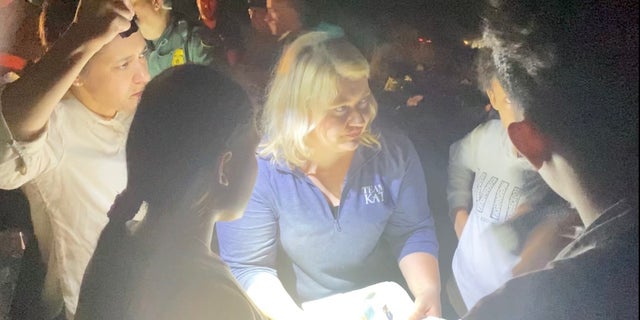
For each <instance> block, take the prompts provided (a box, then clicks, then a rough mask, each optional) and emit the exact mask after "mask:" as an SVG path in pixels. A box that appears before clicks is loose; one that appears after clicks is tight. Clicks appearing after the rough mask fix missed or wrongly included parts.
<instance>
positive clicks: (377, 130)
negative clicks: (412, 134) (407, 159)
mask: <svg viewBox="0 0 640 320" xmlns="http://www.w3.org/2000/svg"><path fill="white" fill-rule="evenodd" d="M372 133H373V134H374V135H376V136H377V137H378V140H379V142H380V148H381V149H382V150H383V151H385V152H389V153H397V152H399V151H403V150H407V149H410V148H413V143H412V142H411V140H410V139H409V137H408V136H407V134H406V133H405V132H404V131H403V130H402V129H400V128H398V127H397V126H395V125H390V124H387V123H378V124H377V125H375V126H374V127H372Z"/></svg>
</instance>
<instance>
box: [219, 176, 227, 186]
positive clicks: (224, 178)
mask: <svg viewBox="0 0 640 320" xmlns="http://www.w3.org/2000/svg"><path fill="white" fill-rule="evenodd" d="M218 183H219V184H221V185H223V186H225V187H228V186H229V179H227V176H226V175H225V174H221V175H220V178H219V179H218Z"/></svg>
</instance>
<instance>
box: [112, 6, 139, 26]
mask: <svg viewBox="0 0 640 320" xmlns="http://www.w3.org/2000/svg"><path fill="white" fill-rule="evenodd" d="M110 3H111V5H112V10H113V12H114V13H115V14H116V15H118V16H119V18H122V19H124V20H126V21H127V22H128V23H129V25H130V24H131V20H133V16H134V15H135V13H134V12H133V6H132V5H131V1H128V0H124V1H113V2H110Z"/></svg>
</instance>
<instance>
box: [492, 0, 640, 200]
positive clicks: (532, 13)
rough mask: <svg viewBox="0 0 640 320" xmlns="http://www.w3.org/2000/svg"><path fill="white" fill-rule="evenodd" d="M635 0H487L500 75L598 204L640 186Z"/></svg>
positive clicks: (634, 193) (634, 192)
mask: <svg viewBox="0 0 640 320" xmlns="http://www.w3.org/2000/svg"><path fill="white" fill-rule="evenodd" d="M637 12H638V2H637V1H628V0H626V1H625V0H621V1H610V0H603V1H593V0H586V1H585V0H541V1H521V0H490V5H489V6H488V7H487V10H486V12H485V15H484V32H483V42H484V44H485V45H486V46H487V47H489V48H490V49H491V50H492V59H493V62H494V63H495V65H496V70H497V74H498V78H499V79H500V81H501V83H502V84H503V86H504V87H505V89H506V91H507V92H508V94H509V95H510V97H511V98H512V101H514V102H515V103H517V104H518V105H520V106H521V107H523V108H524V110H525V115H526V118H527V119H529V120H531V121H532V122H533V123H534V124H535V125H536V126H537V127H538V128H539V129H540V130H541V131H542V132H544V134H545V135H547V136H548V137H549V138H550V139H551V140H552V141H553V142H554V143H556V144H557V145H559V146H560V147H561V148H562V152H563V154H564V155H565V156H566V157H567V159H568V161H570V162H571V163H572V165H573V166H574V168H575V170H576V171H577V173H578V175H579V177H580V179H581V183H582V185H583V187H584V188H586V190H587V192H588V193H589V196H590V197H591V198H592V199H593V200H594V201H596V203H598V204H600V205H605V204H607V203H611V202H612V201H615V200H617V199H620V198H621V197H629V198H631V199H632V200H636V201H637V194H638V16H637Z"/></svg>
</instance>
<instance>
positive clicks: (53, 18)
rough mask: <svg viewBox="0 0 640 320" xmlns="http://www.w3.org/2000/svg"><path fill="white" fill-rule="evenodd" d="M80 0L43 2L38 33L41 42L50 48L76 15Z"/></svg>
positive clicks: (49, 0) (50, 0)
mask: <svg viewBox="0 0 640 320" xmlns="http://www.w3.org/2000/svg"><path fill="white" fill-rule="evenodd" d="M78 3H79V1H78V0H46V1H44V3H43V4H42V11H41V12H40V21H39V27H38V34H39V37H40V43H41V44H42V46H43V47H44V48H45V49H49V48H50V47H51V46H52V45H53V44H54V43H55V42H56V41H58V39H59V38H60V37H61V36H62V34H64V32H65V31H67V29H69V26H71V23H72V22H73V19H74V18H75V15H76V10H77V8H78Z"/></svg>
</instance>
